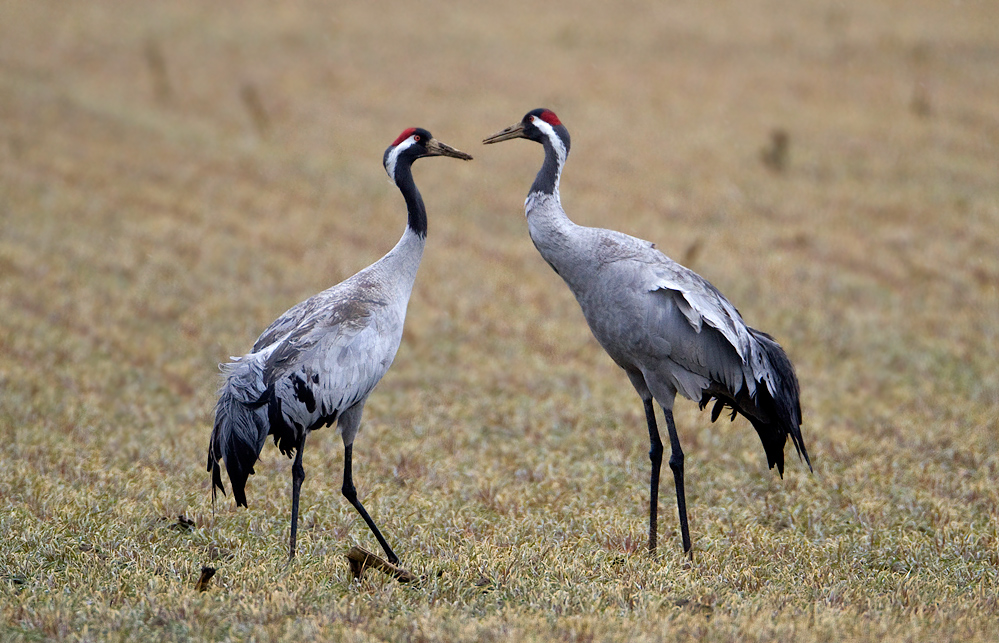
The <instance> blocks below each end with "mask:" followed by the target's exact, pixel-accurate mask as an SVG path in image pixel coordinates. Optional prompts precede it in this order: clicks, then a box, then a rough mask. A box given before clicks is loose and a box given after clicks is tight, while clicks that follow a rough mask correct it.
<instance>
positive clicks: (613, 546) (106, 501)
mask: <svg viewBox="0 0 999 643" xmlns="http://www.w3.org/2000/svg"><path fill="white" fill-rule="evenodd" d="M341 4H349V5H350V6H340V5H337V4H328V3H320V2H308V1H305V0H301V1H295V2H284V3H280V4H278V3H265V2H249V3H237V2H213V3H199V2H193V1H187V0H185V1H181V2H173V3H169V4H166V3H127V4H126V3H115V2H110V1H103V0H95V1H91V2H87V3H58V2H49V1H39V2H30V3H29V2H6V3H4V4H3V5H2V6H0V217H2V219H0V471H2V475H0V530H2V533H3V540H2V543H0V615H2V620H0V639H3V640H46V639H60V640H74V639H78V640H135V639H137V638H155V639H158V640H187V639H204V640H220V639H233V640H257V641H267V640H310V639H331V640H356V641H365V640H401V641H453V640H482V641H507V640H526V641H533V640H536V641H542V640H559V641H591V640H593V641H605V640H606V641H672V640H689V639H700V640H711V641H734V640H740V641H746V640H759V641H772V640H795V641H843V640H890V641H923V640H925V641H930V640H932V641H939V640H968V641H975V640H980V641H986V640H992V638H993V637H994V636H995V623H996V619H997V617H999V600H997V591H999V569H997V568H999V536H997V519H999V485H997V479H999V420H997V417H999V164H997V150H999V116H997V112H996V105H999V8H997V6H996V5H995V3H993V2H989V1H987V0H980V1H975V2H972V1H969V2H961V3H940V2H929V1H918V2H901V1H885V2H879V3H866V2H860V1H856V0H847V1H845V2H817V1H813V2H801V3H782V2H776V1H772V0H771V1H768V0H753V1H752V2H717V3H710V6H705V4H706V3H700V4H698V3H693V2H681V3H668V4H663V3H656V2H628V3H601V2H587V3H529V2H516V3H491V4H490V3H474V4H473V3H469V4H468V5H463V6H455V5H454V3H447V2H429V3H391V2H380V1H374V2H365V3H341ZM540 106H545V107H550V108H552V109H553V110H555V111H556V112H557V113H558V114H559V116H560V117H561V118H562V120H563V122H564V123H565V124H566V126H567V127H568V129H569V131H570V132H571V133H572V136H573V148H572V155H571V157H570V159H569V163H568V166H567V169H566V172H565V175H564V176H563V180H562V185H561V192H562V199H563V204H564V205H565V208H566V210H567V212H568V213H569V215H570V216H571V217H573V218H574V220H576V221H577V222H578V223H582V224H586V225H598V226H604V227H611V228H616V229H619V230H622V231H624V232H628V233H630V234H634V235H636V236H640V237H643V238H646V239H649V240H652V241H655V242H656V243H657V244H658V246H659V248H660V249H662V250H663V251H664V252H666V253H667V254H669V255H670V256H672V257H673V258H675V259H677V260H679V261H682V262H685V263H686V264H687V265H689V266H690V267H691V268H693V269H695V270H697V271H698V272H700V273H701V274H702V275H704V276H705V277H706V278H708V279H709V280H711V281H712V282H713V283H714V284H715V285H716V286H717V287H719V289H720V290H721V291H722V292H724V293H726V295H727V296H728V297H729V298H730V299H731V300H732V301H733V302H734V303H735V304H736V305H737V306H738V307H739V309H740V311H741V312H742V314H743V316H744V317H745V319H746V320H747V322H748V323H749V324H751V325H753V326H755V327H757V328H761V329H763V330H766V331H768V332H770V333H772V334H773V335H775V336H776V337H777V339H778V340H779V341H780V342H781V343H782V344H783V345H784V347H785V348H786V350H787V352H788V354H789V355H790V357H791V358H792V360H793V361H794V363H795V365H796V367H797V371H798V376H799V379H800V381H801V386H802V405H803V411H804V425H803V433H804V436H805V441H806V444H807V446H808V449H809V451H810V453H811V455H812V459H813V463H814V464H815V472H814V474H810V473H808V471H807V468H806V467H805V466H804V465H803V464H802V463H800V462H799V461H798V460H797V458H796V457H794V456H793V454H792V451H791V450H790V447H789V450H788V466H787V470H786V472H785V476H784V479H783V480H781V479H780V478H779V477H777V475H776V473H775V472H771V471H769V470H767V469H766V459H765V457H764V454H763V450H762V447H761V445H760V444H759V440H758V438H757V437H756V435H755V433H754V432H753V431H752V429H751V427H750V426H749V424H748V423H746V422H745V421H743V420H738V421H736V422H735V423H728V422H719V423H717V424H714V425H712V424H710V422H709V417H708V415H707V414H706V413H699V412H698V411H697V410H696V406H695V405H694V404H692V403H690V402H686V401H678V404H677V411H676V418H677V426H678V429H679V432H680V438H681V441H682V444H683V446H684V450H685V453H686V457H687V459H686V471H687V500H688V507H689V512H690V518H691V531H692V533H691V536H692V539H693V547H694V551H695V555H694V559H693V563H692V564H688V563H687V561H686V558H685V557H684V556H683V555H682V554H681V552H680V542H679V533H678V528H677V521H676V511H675V504H674V500H673V488H672V484H671V481H670V476H669V474H668V469H667V470H666V471H665V474H666V475H665V476H664V481H663V484H662V488H661V499H660V548H659V549H660V553H659V556H658V558H655V559H653V558H650V556H649V555H648V554H647V552H645V551H644V545H645V540H646V528H647V523H646V521H647V497H648V468H649V464H648V457H647V451H648V436H647V432H646V430H645V425H644V419H643V413H642V405H641V402H640V401H639V400H638V398H637V397H636V396H635V394H634V392H633V390H632V389H631V387H630V385H629V384H628V382H627V379H626V377H625V376H624V374H623V373H622V372H621V371H620V370H619V369H617V367H615V366H614V365H613V363H612V362H611V361H610V359H609V358H608V357H607V356H606V355H605V354H604V353H603V352H602V351H601V350H600V348H599V346H597V344H596V342H595V341H594V340H593V339H592V337H591V336H590V334H589V331H588V329H587V328H586V325H585V322H584V321H583V319H582V315H581V314H580V312H579V310H578V307H577V305H576V303H575V301H574V300H573V299H572V296H571V295H570V293H569V292H568V291H567V290H566V288H565V287H564V285H563V284H562V282H561V280H560V279H559V278H558V277H557V276H556V275H555V274H554V273H553V272H552V271H551V270H550V269H549V268H548V266H547V265H545V263H544V262H543V260H542V259H541V258H540V257H539V256H538V255H537V252H536V251H535V249H534V247H533V246H532V244H531V242H530V239H529V238H528V236H527V230H526V224H525V221H524V216H523V210H522V205H523V199H524V196H525V195H526V192H527V189H528V187H529V185H530V182H531V180H532V179H533V177H534V174H535V172H536V170H537V168H538V167H539V166H540V162H541V150H540V148H539V147H538V146H537V145H534V144H530V143H527V142H524V141H520V142H512V143H506V144H504V145H499V146H490V147H483V146H481V145H480V144H479V141H481V139H482V138H483V137H484V136H486V135H489V134H492V133H493V132H495V131H497V130H499V129H500V128H502V127H504V126H506V125H509V124H511V123H513V122H515V121H517V120H519V119H520V118H521V117H522V116H523V114H524V113H525V112H527V111H528V110H529V109H532V108H535V107H540ZM410 126H422V127H426V128H428V129H429V130H430V131H432V132H433V133H434V135H435V136H436V137H437V138H439V139H440V140H442V141H444V142H446V143H448V144H450V145H453V146H455V147H458V148H459V149H462V150H464V151H466V152H469V153H471V154H473V155H474V156H475V157H476V158H475V160H474V161H472V162H469V163H459V162H457V161H453V160H448V159H430V160H424V161H421V162H420V163H419V164H418V165H417V166H416V169H415V175H416V180H417V184H418V185H419V187H420V189H421V190H422V192H423V196H424V199H425V201H426V204H427V208H428V211H429V220H430V221H429V223H430V231H429V237H428V246H427V251H426V254H425V258H424V262H423V265H422V267H421V269H420V274H419V276H418V278H417V283H416V288H415V291H414V293H413V298H412V301H411V304H410V308H409V317H408V320H407V328H406V333H405V337H404V339H403V344H402V348H401V349H400V351H399V354H398V356H397V358H396V361H395V364H394V366H393V368H392V370H391V371H390V372H389V374H388V375H387V376H386V377H385V379H384V380H383V381H382V383H381V384H380V385H379V387H378V389H376V391H375V393H374V394H373V395H372V396H371V398H370V400H369V402H368V405H367V407H366V412H365V420H364V424H363V426H362V429H361V433H360V435H359V437H358V439H357V442H356V443H355V451H354V473H355V481H356V482H357V485H358V491H359V494H360V497H361V499H362V501H363V502H364V503H365V505H366V507H367V508H368V510H369V511H370V512H371V513H372V514H373V516H374V518H375V520H376V521H377V522H378V523H379V525H380V526H381V527H382V529H383V531H384V532H385V534H386V537H387V538H388V539H389V541H390V542H391V543H392V544H393V546H394V547H395V549H396V551H397V552H398V553H399V554H400V556H401V557H402V559H403V562H404V564H405V565H406V566H407V567H408V568H410V569H411V570H413V571H414V572H416V573H417V574H419V575H421V576H424V579H423V580H422V581H421V582H420V583H417V584H415V585H413V586H405V585H400V584H398V583H396V582H395V581H392V580H390V579H388V578H386V577H383V576H380V575H378V574H371V573H369V574H368V575H366V576H365V577H364V579H363V580H361V581H360V582H355V581H353V580H352V578H351V576H350V573H349V571H348V567H347V564H346V561H345V560H344V554H345V553H346V551H347V550H348V549H349V548H350V546H351V545H353V544H360V545H363V546H365V547H367V548H369V549H373V550H374V549H376V548H377V544H376V543H375V542H374V540H373V538H372V537H371V536H370V534H369V533H368V531H367V529H366V528H365V526H364V524H363V522H362V521H361V520H360V519H359V518H358V517H357V515H356V514H355V512H354V510H353V509H352V508H351V507H350V505H349V504H348V503H347V502H346V501H345V500H344V499H343V498H342V497H341V495H340V484H341V478H340V473H341V467H342V454H343V448H342V444H341V442H340V440H339V438H338V437H337V436H336V435H335V433H334V432H333V431H332V430H328V429H324V430H322V431H320V432H318V433H316V434H314V435H313V437H312V438H311V439H310V442H309V446H308V448H307V450H306V453H305V468H306V473H307V479H306V481H305V485H304V487H303V493H302V503H303V504H302V523H301V527H302V531H301V532H300V535H299V556H298V558H297V559H296V560H295V561H294V562H293V563H292V564H291V565H288V564H287V554H286V551H287V550H286V547H287V536H288V518H289V513H290V489H291V474H290V464H291V462H290V461H289V460H287V459H285V458H284V457H282V456H281V455H280V454H279V453H278V451H277V449H275V448H274V447H273V446H272V445H270V444H268V445H267V446H266V447H265V449H264V452H263V454H262V460H261V462H260V463H259V464H258V466H257V475H256V476H254V477H252V478H251V479H250V483H249V485H248V499H249V503H250V507H249V509H248V510H246V509H239V510H236V509H235V507H234V503H233V502H232V499H231V497H227V498H222V499H220V502H218V503H217V504H216V506H215V507H214V510H213V508H212V505H211V500H210V493H209V477H208V474H207V473H206V472H205V471H204V461H205V452H206V448H207V441H208V435H209V432H210V427H211V420H212V408H213V404H214V399H215V391H216V388H217V386H218V383H219V379H218V372H217V364H218V363H219V362H220V361H224V360H226V359H227V357H228V356H229V355H238V354H242V353H243V352H245V351H246V350H247V349H248V348H249V347H250V345H251V344H252V342H253V340H254V339H255V338H256V336H257V334H258V333H259V332H260V331H261V330H263V328H265V327H266V326H267V325H268V324H269V323H270V322H271V320H273V319H274V318H275V317H276V316H277V315H278V314H280V313H281V312H282V311H284V310H285V309H286V308H288V307H289V306H291V305H292V304H294V303H296V302H298V301H300V300H301V299H304V298H305V297H307V296H309V295H311V294H313V293H315V292H317V291H319V290H321V289H323V288H326V287H328V286H329V285H332V284H333V283H336V282H338V281H340V280H342V279H344V278H346V277H348V276H349V275H351V274H353V273H354V272H355V271H357V270H358V269H360V268H362V267H364V266H366V265H368V264H369V263H371V262H372V261H374V260H376V259H377V258H379V257H380V256H381V255H382V254H384V253H385V252H386V251H387V250H388V249H389V248H391V247H392V245H394V243H395V242H396V240H397V239H398V237H399V235H400V234H401V233H402V231H403V227H404V225H405V223H404V221H405V209H404V204H403V202H402V199H401V198H400V196H399V193H398V191H397V190H396V189H395V188H394V187H393V186H392V185H391V184H390V183H389V182H388V181H387V178H386V176H385V173H384V171H383V169H382V168H381V155H382V152H383V151H384V149H385V147H386V146H387V145H388V144H389V143H390V142H391V141H392V140H393V139H394V138H395V137H396V136H397V135H398V133H399V132H400V131H401V130H403V129H404V128H406V127H410ZM778 130H779V131H782V132H784V133H785V134H786V137H787V141H788V147H787V150H786V154H784V155H781V154H779V153H773V152H772V150H771V153H770V154H769V155H768V154H767V153H766V150H767V148H769V147H770V146H771V137H772V135H773V133H774V132H776V131H778ZM764 157H767V158H769V159H771V160H770V161H769V164H768V163H767V162H764ZM180 517H182V519H181V518H180ZM204 565H210V566H212V567H215V568H217V569H218V572H217V574H216V576H215V577H214V579H212V583H211V586H210V588H209V590H208V591H206V592H203V593H202V592H198V591H196V590H195V589H194V583H195V581H196V580H197V578H198V574H199V572H200V570H201V567H202V566H204Z"/></svg>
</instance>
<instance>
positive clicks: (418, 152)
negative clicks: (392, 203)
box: [382, 127, 472, 183]
mask: <svg viewBox="0 0 999 643" xmlns="http://www.w3.org/2000/svg"><path fill="white" fill-rule="evenodd" d="M424 156H450V157H452V158H456V159H462V160H464V161H470V160H472V157H471V156H470V155H468V154H465V153H464V152H460V151H458V150H456V149H454V148H453V147H451V146H450V145H445V144H444V143H441V142H440V141H438V140H437V139H436V138H434V137H433V136H431V134H430V132H428V131H427V130H425V129H423V128H422V127H410V128H409V129H406V130H403V132H402V134H400V135H399V138H397V139H395V142H393V143H392V144H391V145H389V147H388V149H387V150H385V156H384V157H382V163H383V164H384V165H385V171H386V172H388V175H389V178H390V179H392V182H393V183H395V177H396V174H395V173H396V172H397V171H398V170H400V169H402V168H404V167H405V168H408V167H409V166H411V165H412V164H413V161H415V160H416V159H418V158H423V157H424Z"/></svg>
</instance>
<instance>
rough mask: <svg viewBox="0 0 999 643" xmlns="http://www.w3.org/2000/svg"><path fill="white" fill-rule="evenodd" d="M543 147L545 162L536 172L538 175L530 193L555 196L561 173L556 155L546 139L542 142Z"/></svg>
mask: <svg viewBox="0 0 999 643" xmlns="http://www.w3.org/2000/svg"><path fill="white" fill-rule="evenodd" d="M542 145H544V147H545V162H544V164H543V165H542V166H541V169H540V170H538V175H537V176H536V177H534V184H533V185H531V193H532V194H533V193H534V192H543V193H545V194H555V188H556V187H557V186H558V177H559V174H561V173H562V168H561V167H560V166H559V160H558V154H557V153H556V152H555V148H554V147H553V146H552V143H551V141H549V140H548V139H547V138H546V139H544V140H543V141H542Z"/></svg>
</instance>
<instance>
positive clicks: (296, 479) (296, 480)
mask: <svg viewBox="0 0 999 643" xmlns="http://www.w3.org/2000/svg"><path fill="white" fill-rule="evenodd" d="M306 435H308V431H302V437H301V438H299V440H298V453H296V454H295V464H293V465H291V548H290V552H289V554H288V560H289V561H290V560H291V559H292V558H294V557H295V543H296V542H297V540H298V496H299V495H300V494H301V491H302V481H304V480H305V467H303V466H302V452H303V451H305V436H306Z"/></svg>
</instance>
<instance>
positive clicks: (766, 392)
mask: <svg viewBox="0 0 999 643" xmlns="http://www.w3.org/2000/svg"><path fill="white" fill-rule="evenodd" d="M749 330H750V332H751V333H752V334H753V336H754V337H755V338H756V339H757V341H758V342H759V345H760V346H761V347H762V348H763V350H764V351H765V352H766V354H767V358H768V359H769V362H770V365H771V367H772V369H773V370H772V373H771V374H772V376H773V379H774V382H775V384H776V386H775V388H776V395H774V394H772V393H771V391H770V389H769V387H768V386H767V385H766V384H764V383H763V382H758V383H757V386H756V395H755V396H753V397H750V396H749V395H748V393H746V387H745V386H743V388H742V390H741V391H740V392H739V393H738V394H735V395H733V394H732V393H731V392H729V391H727V390H724V389H722V388H720V387H718V386H712V387H710V388H708V389H706V390H705V391H704V393H703V395H702V397H701V400H700V407H701V409H702V410H703V409H704V408H705V407H706V406H707V404H708V402H710V401H711V400H712V399H714V400H715V404H714V407H713V408H712V409H711V421H712V422H714V421H716V420H717V419H718V418H719V417H720V416H721V413H722V410H724V408H725V407H726V406H729V407H731V408H732V418H733V419H735V415H736V413H739V414H741V415H743V416H745V417H746V418H747V419H748V420H749V421H750V423H751V424H752V425H753V428H754V429H756V432H757V434H758V435H759V436H760V441H761V442H762V443H763V449H764V451H766V454H767V464H768V465H769V467H770V468H771V469H773V468H774V467H776V468H777V473H778V474H780V476H781V478H783V477H784V446H785V444H786V443H787V438H788V436H790V437H791V443H792V444H794V448H795V450H796V451H797V452H798V458H799V459H803V460H804V461H805V464H807V465H808V470H809V471H813V469H812V462H811V460H810V459H809V457H808V450H807V449H806V448H805V442H804V439H803V438H802V436H801V403H800V400H799V387H798V378H797V376H796V375H795V373H794V366H793V365H792V364H791V360H790V359H788V357H787V354H786V353H785V352H784V350H783V349H782V348H781V347H780V345H779V344H777V342H775V341H774V340H773V338H772V337H770V336H769V335H767V334H766V333H762V332H760V331H757V330H755V329H752V328H750V329H749Z"/></svg>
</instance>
